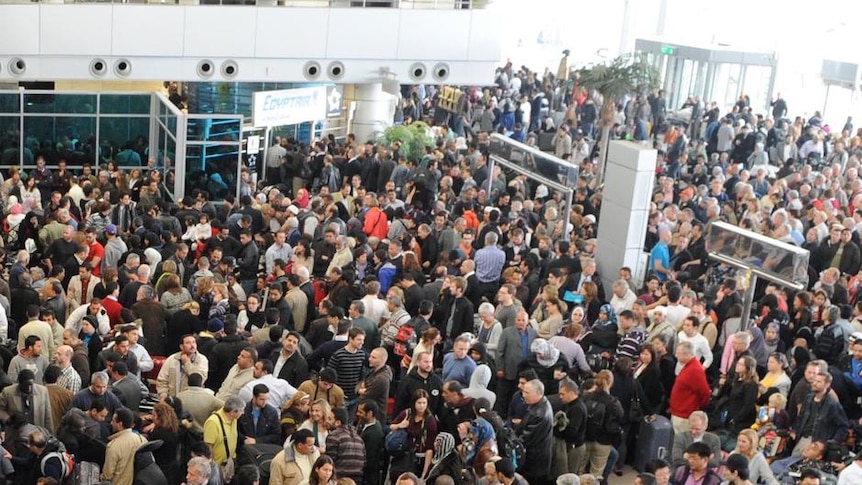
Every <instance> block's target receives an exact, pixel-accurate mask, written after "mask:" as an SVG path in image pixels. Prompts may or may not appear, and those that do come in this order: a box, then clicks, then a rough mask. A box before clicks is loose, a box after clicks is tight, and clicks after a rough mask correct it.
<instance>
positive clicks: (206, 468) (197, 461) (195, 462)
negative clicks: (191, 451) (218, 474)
mask: <svg viewBox="0 0 862 485" xmlns="http://www.w3.org/2000/svg"><path fill="white" fill-rule="evenodd" d="M188 468H189V469H190V470H191V469H192V468H194V469H195V470H196V471H197V473H198V474H199V475H201V476H202V477H204V480H205V481H206V480H208V479H209V477H210V470H211V468H210V460H209V459H207V458H205V457H203V456H196V457H194V458H192V459H191V460H189V464H188Z"/></svg>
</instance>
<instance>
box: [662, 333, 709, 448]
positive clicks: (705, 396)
mask: <svg viewBox="0 0 862 485" xmlns="http://www.w3.org/2000/svg"><path fill="white" fill-rule="evenodd" d="M676 359H677V361H678V362H680V363H681V364H682V370H681V371H680V372H679V375H677V377H676V380H675V381H674V385H673V389H672V390H671V393H670V414H671V422H672V423H673V428H674V432H675V433H677V434H683V433H686V432H688V424H689V421H688V419H689V417H690V416H691V413H693V412H694V411H699V410H701V409H703V408H704V407H706V405H707V404H709V398H710V395H711V394H712V390H711V389H710V387H709V383H708V382H706V373H705V372H704V370H703V366H702V365H701V364H700V361H699V360H697V358H695V356H694V348H693V347H692V345H691V343H690V342H682V343H680V344H679V345H677V348H676Z"/></svg>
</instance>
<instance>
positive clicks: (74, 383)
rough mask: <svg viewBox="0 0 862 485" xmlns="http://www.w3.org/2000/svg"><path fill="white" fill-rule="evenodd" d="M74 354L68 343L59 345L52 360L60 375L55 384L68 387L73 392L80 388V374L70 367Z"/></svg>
mask: <svg viewBox="0 0 862 485" xmlns="http://www.w3.org/2000/svg"><path fill="white" fill-rule="evenodd" d="M74 355H75V351H74V350H73V349H72V347H70V346H68V345H61V346H59V347H58V348H57V350H56V351H55V352H54V362H55V363H56V364H57V367H59V368H60V377H59V378H58V379H57V385H59V386H60V387H62V388H64V389H68V390H69V391H71V392H72V393H73V394H74V393H77V392H78V391H80V390H81V376H80V374H78V371H76V370H75V368H74V367H72V357H73V356H74Z"/></svg>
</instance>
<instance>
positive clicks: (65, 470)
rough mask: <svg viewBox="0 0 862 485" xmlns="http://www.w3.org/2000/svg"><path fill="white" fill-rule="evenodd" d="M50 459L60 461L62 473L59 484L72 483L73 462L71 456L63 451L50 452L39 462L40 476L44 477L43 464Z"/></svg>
mask: <svg viewBox="0 0 862 485" xmlns="http://www.w3.org/2000/svg"><path fill="white" fill-rule="evenodd" d="M51 458H58V459H59V460H60V470H61V472H62V477H61V480H60V483H72V481H71V478H72V473H73V470H74V469H75V460H74V459H72V455H70V454H69V453H67V452H65V451H52V452H50V453H48V454H46V455H45V457H44V458H42V460H41V461H39V471H41V472H42V476H45V463H46V462H47V461H48V460H50V459H51Z"/></svg>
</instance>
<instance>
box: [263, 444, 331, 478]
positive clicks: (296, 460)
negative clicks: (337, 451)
mask: <svg viewBox="0 0 862 485" xmlns="http://www.w3.org/2000/svg"><path fill="white" fill-rule="evenodd" d="M318 458H320V451H318V450H317V448H315V449H314V453H312V454H311V455H303V454H299V453H297V452H296V448H295V447H294V446H293V441H291V442H289V443H288V444H287V446H286V447H285V449H283V450H281V451H279V452H278V454H277V455H275V457H274V458H273V459H272V464H271V465H270V468H269V485H299V484H300V483H302V482H303V481H304V480H308V477H309V476H311V467H312V465H314V462H315V461H317V459H318Z"/></svg>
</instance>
